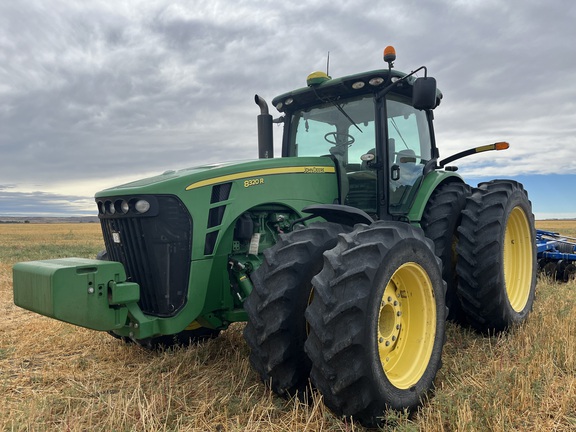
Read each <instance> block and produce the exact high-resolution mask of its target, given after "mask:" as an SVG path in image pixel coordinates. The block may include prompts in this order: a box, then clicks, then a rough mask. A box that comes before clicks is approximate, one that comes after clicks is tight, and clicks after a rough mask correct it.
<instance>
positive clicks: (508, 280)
mask: <svg viewBox="0 0 576 432" xmlns="http://www.w3.org/2000/svg"><path fill="white" fill-rule="evenodd" d="M459 232H460V241H459V243H458V247H457V252H458V264H457V266H456V270H457V272H458V276H459V283H458V293H459V295H460V299H461V303H462V308H463V309H464V311H465V313H466V316H467V318H468V321H469V322H470V324H471V325H472V326H473V327H474V328H476V329H477V330H479V331H481V332H487V333H489V332H493V331H496V332H498V331H502V330H504V329H506V328H508V327H509V326H511V325H514V324H518V323H521V322H522V321H524V319H525V318H526V316H527V315H528V313H529V312H530V310H531V309H532V304H533V303H534V295H535V290H536V270H537V264H536V238H535V236H536V230H535V228H534V216H533V215H532V205H531V203H530V201H529V200H528V194H527V193H526V191H525V190H524V188H523V186H522V184H520V183H518V182H515V181H512V180H493V181H491V182H488V183H481V184H480V185H479V186H478V189H475V190H474V191H473V193H472V195H471V196H470V197H469V198H468V202H467V204H466V208H465V209H464V211H463V212H462V223H461V225H460V228H459Z"/></svg>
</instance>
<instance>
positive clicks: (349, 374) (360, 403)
mask: <svg viewBox="0 0 576 432" xmlns="http://www.w3.org/2000/svg"><path fill="white" fill-rule="evenodd" d="M441 265H442V264H441V261H440V259H439V258H438V257H437V256H436V255H435V254H434V244H433V243H432V241H431V240H430V239H428V238H426V237H425V236H424V232H423V231H422V230H421V229H419V228H416V227H413V226H411V225H408V224H406V223H402V222H384V221H382V222H375V223H373V224H372V225H370V226H366V225H361V226H358V227H357V228H356V229H355V230H354V231H353V232H352V233H350V234H342V235H341V236H340V238H339V241H338V245H337V246H336V247H335V248H334V249H332V250H330V251H327V252H326V253H325V254H324V267H323V269H322V271H321V272H320V273H319V274H318V275H317V276H316V277H315V278H314V279H313V285H314V298H313V300H312V302H311V304H310V305H309V306H308V308H307V310H306V319H307V320H308V323H309V326H310V334H309V336H308V339H307V340H306V344H305V348H306V352H307V353H308V355H309V357H310V359H311V360H312V365H313V366H312V370H311V373H310V378H311V381H312V383H313V384H314V385H315V386H316V387H317V388H318V389H319V390H320V392H321V393H322V395H323V397H324V402H325V404H326V405H327V406H328V407H329V408H330V409H331V410H332V411H333V412H335V413H336V414H338V415H344V416H347V417H353V418H354V419H357V420H359V421H360V422H361V423H362V424H363V425H365V426H369V427H372V426H377V425H379V424H381V423H382V416H383V415H384V411H385V410H386V409H387V408H392V409H398V410H404V409H408V410H412V409H414V408H416V407H418V406H419V405H420V404H421V402H422V400H423V399H424V398H425V397H426V394H427V392H428V391H429V390H430V389H431V388H432V386H433V380H434V377H435V376H436V373H437V371H438V370H439V368H440V367H441V364H442V362H441V355H442V347H443V345H444V336H445V320H446V306H445V302H444V297H445V289H446V285H445V283H444V281H443V280H442V270H441Z"/></svg>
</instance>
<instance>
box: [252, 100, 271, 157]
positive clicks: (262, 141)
mask: <svg viewBox="0 0 576 432" xmlns="http://www.w3.org/2000/svg"><path fill="white" fill-rule="evenodd" d="M254 101H255V102H256V105H258V106H259V107H260V115H259V116H258V157H259V158H260V159H269V158H273V157H274V138H273V136H272V116H271V115H270V114H269V113H268V104H267V103H266V101H265V100H264V99H262V98H261V97H260V96H258V95H255V96H254Z"/></svg>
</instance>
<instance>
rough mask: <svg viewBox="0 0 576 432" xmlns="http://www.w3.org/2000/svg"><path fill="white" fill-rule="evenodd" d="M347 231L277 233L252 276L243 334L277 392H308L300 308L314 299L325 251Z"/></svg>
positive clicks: (335, 227) (325, 226) (326, 226)
mask: <svg viewBox="0 0 576 432" xmlns="http://www.w3.org/2000/svg"><path fill="white" fill-rule="evenodd" d="M351 230H352V229H351V228H350V227H347V226H344V225H340V224H336V223H331V222H319V223H313V224H311V225H309V226H308V227H307V228H301V229H296V230H295V231H292V232H291V233H288V234H285V235H281V236H280V239H279V240H278V242H277V243H276V244H275V245H274V246H273V247H271V248H269V249H267V250H265V251H264V261H263V263H262V265H261V266H260V267H259V268H258V269H257V270H256V271H255V272H254V273H253V274H252V276H251V279H252V284H253V286H254V289H253V290H252V292H251V293H250V296H248V298H247V299H246V301H245V302H244V309H245V310H246V312H247V314H248V324H247V325H246V327H245V330H244V338H245V339H246V342H247V343H248V346H249V347H250V350H251V353H250V363H251V365H252V367H253V368H254V370H255V371H256V372H257V373H258V374H259V375H260V378H261V379H262V381H264V382H265V383H266V384H268V385H269V386H270V387H271V388H272V390H273V391H274V392H275V393H277V394H279V395H286V394H288V395H292V394H296V393H300V394H301V395H303V394H304V392H305V390H306V387H307V385H308V376H309V373H310V367H311V366H310V360H309V359H308V356H307V355H306V353H305V352H304V341H305V340H306V337H307V334H308V330H307V326H306V320H305V319H304V311H305V310H306V307H307V306H308V303H309V302H310V300H311V298H312V282H311V281H312V277H313V276H314V275H315V274H317V273H318V272H320V270H321V269H322V262H323V260H322V254H323V253H324V251H325V250H328V249H332V248H333V247H334V246H336V243H337V241H338V234H339V233H342V232H349V231H351Z"/></svg>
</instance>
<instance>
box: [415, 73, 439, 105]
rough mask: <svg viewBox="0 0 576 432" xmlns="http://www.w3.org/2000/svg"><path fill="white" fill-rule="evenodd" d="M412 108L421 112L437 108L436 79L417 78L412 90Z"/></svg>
mask: <svg viewBox="0 0 576 432" xmlns="http://www.w3.org/2000/svg"><path fill="white" fill-rule="evenodd" d="M412 106H413V107H414V108H416V109H419V110H426V109H434V108H436V79H435V78H433V77H424V78H416V81H414V85H413V88H412Z"/></svg>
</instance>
